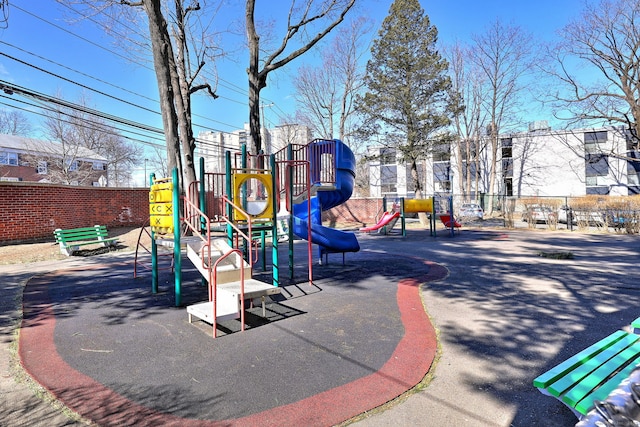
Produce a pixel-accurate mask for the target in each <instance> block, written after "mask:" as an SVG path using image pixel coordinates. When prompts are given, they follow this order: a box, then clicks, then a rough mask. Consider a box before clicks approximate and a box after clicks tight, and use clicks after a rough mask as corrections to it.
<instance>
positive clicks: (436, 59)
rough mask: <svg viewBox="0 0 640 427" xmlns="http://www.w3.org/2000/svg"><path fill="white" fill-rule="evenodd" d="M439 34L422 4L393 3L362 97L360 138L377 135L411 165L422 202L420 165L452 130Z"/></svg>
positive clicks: (397, 0) (373, 51)
mask: <svg viewBox="0 0 640 427" xmlns="http://www.w3.org/2000/svg"><path fill="white" fill-rule="evenodd" d="M437 40H438V30H437V29H436V27H435V26H433V25H431V23H430V21H429V17H428V16H427V15H425V13H424V10H423V9H422V8H421V7H420V3H419V1H418V0H395V1H394V2H393V4H392V5H391V8H390V10H389V15H388V16H387V17H386V18H385V20H384V21H383V23H382V28H381V29H380V31H379V32H378V38H377V39H376V40H374V42H373V46H372V48H371V59H370V60H369V62H368V63H367V74H366V76H365V85H366V87H367V91H366V93H365V94H364V96H363V97H361V98H359V102H358V111H359V113H360V114H362V116H363V126H362V128H361V135H362V136H364V137H368V138H371V137H373V136H379V137H380V140H381V143H382V144H384V145H385V146H386V147H389V148H393V149H395V151H396V152H397V154H398V155H399V160H400V161H401V162H404V163H406V164H407V165H409V168H410V171H411V177H412V181H413V182H412V183H413V189H414V190H415V195H416V197H418V198H420V197H422V190H423V188H422V183H421V181H420V178H419V175H418V169H417V161H418V160H419V159H422V158H424V157H425V156H426V155H427V154H428V153H429V152H430V151H432V150H433V149H435V148H437V147H439V146H441V143H440V142H439V141H438V138H440V137H441V136H442V133H443V131H444V129H445V128H446V127H447V126H448V125H449V123H450V120H449V116H450V114H449V105H448V99H449V96H448V91H449V90H450V87H451V80H450V78H449V77H448V75H447V71H448V67H449V64H448V63H447V61H446V60H445V59H443V58H442V57H441V55H440V53H439V52H438V50H437V48H436V43H437Z"/></svg>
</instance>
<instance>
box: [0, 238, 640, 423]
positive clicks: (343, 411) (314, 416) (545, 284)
mask: <svg viewBox="0 0 640 427" xmlns="http://www.w3.org/2000/svg"><path fill="white" fill-rule="evenodd" d="M359 240H360V245H361V248H362V250H361V251H360V252H359V253H356V254H347V255H346V261H345V264H344V265H343V264H342V257H341V256H340V255H331V256H330V263H329V264H328V265H323V266H318V265H314V283H313V284H309V283H306V282H305V281H304V277H305V274H306V269H305V267H304V264H303V263H301V262H300V259H299V258H296V266H295V269H294V274H293V278H292V280H290V281H287V283H284V286H283V292H282V293H281V295H280V296H278V297H274V298H273V299H272V300H271V301H269V302H268V304H267V316H266V318H263V317H262V316H261V309H260V308H259V306H256V307H254V308H250V309H249V310H248V314H247V319H246V324H247V329H246V330H245V331H244V332H240V331H239V330H238V329H239V325H238V322H237V321H235V320H230V321H227V322H226V323H224V324H223V325H221V328H220V335H221V336H220V337H219V338H216V339H213V338H211V328H210V326H209V325H207V324H204V323H200V322H196V323H193V324H189V323H188V321H187V316H186V310H184V308H175V307H173V306H172V301H173V294H172V277H171V274H170V273H169V272H165V273H163V274H162V276H161V279H162V281H161V291H160V293H158V294H151V292H150V279H149V278H148V277H144V276H143V277H142V278H139V279H133V276H132V258H133V257H132V255H131V254H118V255H109V254H105V255H101V256H95V257H90V258H73V257H72V258H70V259H69V260H68V261H65V262H62V263H55V264H52V263H44V264H42V263H36V264H30V265H28V266H27V265H23V266H2V267H0V274H1V275H2V276H3V281H2V285H1V286H2V292H1V293H0V328H1V329H0V337H1V342H0V355H2V357H1V358H0V372H1V373H2V375H1V376H0V393H1V394H2V397H3V399H2V400H3V406H2V408H1V409H0V424H2V425H8V426H14V425H15V426H18V425H47V426H57V425H73V424H79V423H82V421H73V420H70V419H69V418H68V417H67V416H66V415H65V414H63V413H61V412H60V411H59V410H58V409H57V408H55V407H54V406H52V405H51V404H50V403H48V402H47V401H45V400H42V399H41V398H39V397H36V396H35V395H34V392H33V386H28V384H27V383H26V382H17V381H16V379H17V378H19V375H17V372H18V371H19V369H16V368H15V367H11V366H10V361H11V360H14V361H15V360H16V359H18V358H19V359H20V361H21V364H22V366H23V367H24V369H25V370H26V372H28V373H29V375H30V376H32V377H33V378H34V379H35V380H36V381H37V382H38V383H40V384H43V385H44V386H45V387H46V388H47V389H49V390H50V391H51V393H53V395H54V396H55V397H56V400H57V401H59V402H64V404H66V405H67V406H68V407H69V408H71V409H73V410H74V411H75V412H78V413H80V414H82V415H83V416H84V417H85V418H87V419H90V420H93V422H94V423H96V424H98V425H145V424H146V425H152V424H153V425H282V426H284V425H317V426H328V425H338V424H341V423H347V424H350V423H353V424H355V425H358V426H391V425H393V426H414V425H426V426H451V425H455V426H478V425H482V426H572V425H574V424H575V422H576V421H577V420H576V418H575V416H574V415H573V414H572V413H571V412H570V411H569V410H568V409H567V408H565V407H564V406H563V405H562V404H560V403H559V402H558V401H557V400H555V399H552V398H550V397H548V396H543V395H542V394H541V393H540V392H539V391H538V390H536V389H535V388H534V387H533V386H532V380H533V378H535V377H536V376H537V375H539V374H540V373H542V372H544V371H545V370H547V369H549V368H550V367H552V366H554V365H555V364H557V363H558V362H560V361H561V360H563V359H564V358H566V357H569V356H570V355H572V354H573V353H575V352H577V351H579V350H581V349H582V348H585V347H587V346H588V345H590V344H592V343H593V342H595V341H597V340H599V339H600V338H602V337H604V336H606V335H609V334H610V333H611V332H612V331H613V330H615V329H618V328H620V327H623V326H625V325H626V324H628V323H629V322H630V321H631V320H633V319H635V318H636V317H638V311H637V303H636V301H637V296H638V294H639V292H640V285H638V284H637V280H635V277H634V274H633V271H634V269H635V266H636V264H637V261H638V249H639V248H640V244H639V243H640V242H639V241H638V237H637V236H629V235H617V234H581V233H576V232H573V233H571V232H567V231H558V232H548V231H544V232H541V231H520V230H518V231H516V230H504V229H484V228H474V229H466V228H464V227H463V229H462V231H461V232H459V233H458V232H456V234H455V235H454V236H451V235H450V234H449V233H448V231H446V230H441V231H439V233H438V236H437V237H432V236H430V235H429V233H428V231H424V230H409V231H408V236H407V237H402V236H400V235H398V234H392V235H389V236H382V235H377V234H374V235H361V236H359ZM301 246H303V245H301ZM296 248H297V247H296ZM554 252H571V254H572V255H573V258H572V259H554V258H548V257H543V256H540V255H541V253H546V254H549V253H554ZM296 253H297V257H298V256H300V253H302V255H304V252H303V251H300V250H298V249H296ZM314 255H315V254H314ZM303 258H304V256H303ZM285 259H286V257H285ZM184 274H185V277H186V279H185V281H186V284H185V286H184V292H185V293H184V295H183V299H184V302H185V304H188V303H190V302H191V301H193V302H196V301H197V300H199V299H201V298H202V293H203V291H204V289H203V288H202V286H201V285H200V283H199V279H198V278H197V273H196V272H195V270H193V269H191V268H189V266H188V265H187V267H186V268H185V272H184ZM285 274H286V272H285ZM265 277H266V276H265ZM20 301H22V305H23V307H24V321H23V323H22V324H20V323H19V321H18V320H17V319H19V316H20V312H21V310H20V308H21V307H22V306H21V304H20ZM19 325H21V328H20V335H19V339H18V338H17V337H16V335H15V334H14V330H15V329H16V328H17V327H18V326H19ZM16 341H17V342H18V346H17V347H18V348H17V350H16V345H15V342H16ZM416 385H418V386H417V387H416ZM388 401H391V402H390V403H386V402H388Z"/></svg>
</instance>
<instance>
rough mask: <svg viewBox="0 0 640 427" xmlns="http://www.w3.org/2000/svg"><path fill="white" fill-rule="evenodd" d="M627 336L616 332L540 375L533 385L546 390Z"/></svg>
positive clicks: (621, 332)
mask: <svg viewBox="0 0 640 427" xmlns="http://www.w3.org/2000/svg"><path fill="white" fill-rule="evenodd" d="M626 335H628V333H626V332H624V331H616V332H614V333H613V334H611V335H609V336H607V337H605V338H603V339H601V340H600V341H598V342H597V343H595V344H593V345H591V346H589V347H587V348H586V349H584V350H582V351H581V352H580V353H578V354H576V355H575V356H573V357H571V358H569V359H567V360H565V361H564V362H562V363H560V364H559V365H557V366H555V367H554V368H551V369H550V370H549V371H547V372H545V373H544V374H542V375H540V376H539V377H537V378H536V379H535V380H533V385H534V386H536V387H537V388H540V389H546V388H547V387H548V386H549V385H550V384H553V382H554V381H557V380H558V378H562V377H563V376H565V375H566V374H567V373H568V372H571V371H573V370H574V369H575V368H576V367H578V366H580V365H582V364H584V363H585V362H586V361H587V360H589V358H591V357H593V355H596V354H598V353H600V352H602V351H603V350H605V349H607V348H608V347H610V346H612V345H613V344H615V343H616V342H618V341H619V340H621V339H622V338H624V337H625V336H626ZM556 397H557V396H556Z"/></svg>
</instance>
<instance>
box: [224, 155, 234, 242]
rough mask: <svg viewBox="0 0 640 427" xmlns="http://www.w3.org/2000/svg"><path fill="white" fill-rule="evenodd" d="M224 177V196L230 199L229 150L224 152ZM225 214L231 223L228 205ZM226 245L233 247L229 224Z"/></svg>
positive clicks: (231, 213)
mask: <svg viewBox="0 0 640 427" xmlns="http://www.w3.org/2000/svg"><path fill="white" fill-rule="evenodd" d="M225 175H226V179H225V187H226V188H225V194H226V196H227V197H228V198H229V199H231V151H229V150H227V151H226V152H225ZM226 214H227V218H229V221H233V209H232V208H231V205H229V204H227V206H226ZM227 243H228V244H229V246H231V247H233V228H232V227H231V225H230V224H227Z"/></svg>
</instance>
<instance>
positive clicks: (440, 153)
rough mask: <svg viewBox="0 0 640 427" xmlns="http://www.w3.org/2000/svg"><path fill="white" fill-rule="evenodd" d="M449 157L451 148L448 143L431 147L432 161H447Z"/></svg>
mask: <svg viewBox="0 0 640 427" xmlns="http://www.w3.org/2000/svg"><path fill="white" fill-rule="evenodd" d="M450 159H451V148H450V146H449V144H438V145H436V146H434V147H433V161H434V162H448V161H449V160H450Z"/></svg>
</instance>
